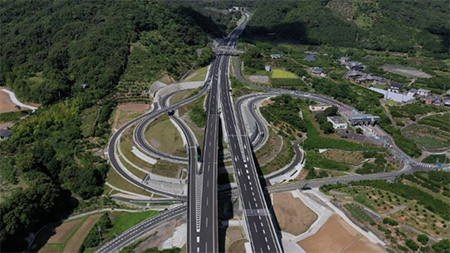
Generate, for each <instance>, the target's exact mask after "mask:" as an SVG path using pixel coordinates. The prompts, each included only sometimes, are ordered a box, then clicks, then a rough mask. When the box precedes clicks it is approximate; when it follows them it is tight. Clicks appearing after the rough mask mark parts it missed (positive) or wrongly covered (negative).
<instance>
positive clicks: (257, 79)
mask: <svg viewBox="0 0 450 253" xmlns="http://www.w3.org/2000/svg"><path fill="white" fill-rule="evenodd" d="M248 79H249V80H250V81H251V82H255V83H263V84H269V83H270V81H269V77H268V76H260V75H250V76H248Z"/></svg>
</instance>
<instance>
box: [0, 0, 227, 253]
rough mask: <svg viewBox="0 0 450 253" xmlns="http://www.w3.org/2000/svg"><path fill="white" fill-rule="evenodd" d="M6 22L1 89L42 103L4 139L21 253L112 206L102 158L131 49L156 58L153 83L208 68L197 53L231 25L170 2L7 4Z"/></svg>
mask: <svg viewBox="0 0 450 253" xmlns="http://www.w3.org/2000/svg"><path fill="white" fill-rule="evenodd" d="M0 20H1V23H0V27H1V29H0V33H1V34H0V57H1V72H0V73H1V74H0V85H6V86H8V87H10V88H12V89H13V90H14V91H15V92H16V93H17V94H18V95H19V97H20V98H21V99H23V100H26V101H35V102H39V103H42V104H43V106H42V107H41V108H40V109H38V110H37V111H36V112H34V113H32V114H31V115H30V116H29V117H27V118H25V119H23V120H21V121H20V122H18V123H16V124H15V125H14V126H13V127H12V130H13V132H14V134H13V136H12V138H11V139H9V140H4V141H1V142H0V184H1V185H0V186H2V187H3V188H2V190H3V189H5V188H7V189H10V190H9V194H8V195H7V197H5V198H4V199H3V198H2V199H0V215H1V217H0V245H1V250H0V251H2V252H12V251H14V252H16V251H23V250H25V249H26V247H27V244H26V242H25V240H24V239H25V237H26V236H28V235H29V233H31V232H36V231H37V230H38V229H40V228H41V227H42V226H43V225H46V224H48V223H49V222H55V221H58V220H59V219H61V218H64V217H67V215H68V214H70V213H71V212H73V210H74V208H76V207H77V206H79V207H80V206H81V207H83V206H87V205H97V204H98V205H100V204H101V203H106V202H107V201H109V200H108V199H107V198H105V199H106V200H104V199H103V198H102V197H99V196H100V195H101V194H102V193H103V188H104V182H105V179H106V175H107V173H108V170H109V168H110V166H109V165H108V164H107V162H106V160H104V159H102V158H100V157H98V156H94V155H93V153H94V152H95V151H96V150H102V149H103V148H105V145H106V144H107V142H108V140H109V138H110V133H111V129H110V125H109V119H110V116H111V113H112V111H113V110H114V108H115V105H116V101H115V100H114V99H113V94H114V93H116V91H115V90H114V88H115V85H116V83H117V82H118V80H119V79H122V78H123V75H122V74H123V73H124V71H125V69H127V62H128V59H129V55H130V52H129V51H130V47H131V45H134V44H139V45H141V48H144V49H145V52H146V54H145V55H144V56H145V57H148V58H151V59H152V62H153V63H154V64H152V66H146V67H148V69H149V70H148V71H147V72H151V73H152V74H151V78H149V79H148V82H149V83H151V80H156V79H158V78H159V77H160V76H158V74H161V73H167V74H169V75H174V76H175V77H176V76H177V75H180V73H181V72H182V71H183V70H185V69H186V68H190V66H192V65H193V64H194V63H196V62H197V63H198V62H202V64H208V62H209V60H210V58H205V57H204V56H203V55H202V56H200V57H199V58H198V55H197V52H196V49H198V48H204V47H206V46H207V43H208V41H209V39H210V38H211V37H220V36H222V35H223V34H224V33H225V29H226V26H225V27H224V26H223V25H220V26H219V25H216V24H215V23H214V22H213V21H212V20H211V19H210V18H209V17H206V16H204V15H202V14H200V13H198V12H196V11H195V10H193V9H191V8H189V7H185V6H177V5H173V4H172V5H170V6H168V5H166V4H165V3H163V1H161V2H157V1H73V0H58V1H1V2H0ZM135 42H136V43H135ZM133 53H135V52H134V51H133ZM210 56H211V54H209V57H210ZM197 58H198V59H197ZM130 59H131V58H130ZM185 61H186V62H185ZM133 66H136V65H133ZM180 66H182V67H180ZM186 66H188V67H186ZM130 67H132V64H131V60H130ZM127 70H128V69H127ZM129 72H130V73H132V71H129ZM82 84H88V86H87V87H85V88H83V87H82ZM89 115H93V117H91V118H90V116H89ZM3 193H4V192H2V194H3Z"/></svg>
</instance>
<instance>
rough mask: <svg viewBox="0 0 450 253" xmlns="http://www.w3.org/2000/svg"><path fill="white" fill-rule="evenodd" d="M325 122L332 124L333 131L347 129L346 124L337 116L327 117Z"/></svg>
mask: <svg viewBox="0 0 450 253" xmlns="http://www.w3.org/2000/svg"><path fill="white" fill-rule="evenodd" d="M327 121H328V122H330V123H331V124H333V128H334V129H347V123H345V121H344V120H343V119H342V118H341V117H339V116H329V117H327Z"/></svg>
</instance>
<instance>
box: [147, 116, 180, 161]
mask: <svg viewBox="0 0 450 253" xmlns="http://www.w3.org/2000/svg"><path fill="white" fill-rule="evenodd" d="M145 138H146V139H147V140H148V142H149V143H150V145H152V146H153V147H155V148H157V149H158V150H160V151H162V152H164V153H168V154H171V155H176V156H186V155H187V152H186V149H185V148H184V144H183V139H182V137H181V135H180V132H179V131H178V129H177V128H176V127H175V126H174V125H173V123H172V122H171V121H170V119H169V116H167V115H166V114H164V115H162V116H160V117H158V118H157V119H156V120H154V121H153V122H152V123H150V125H149V126H148V127H147V129H146V130H145Z"/></svg>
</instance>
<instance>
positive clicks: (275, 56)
mask: <svg viewBox="0 0 450 253" xmlns="http://www.w3.org/2000/svg"><path fill="white" fill-rule="evenodd" d="M270 57H271V58H272V59H281V57H283V56H282V55H281V54H271V55H270Z"/></svg>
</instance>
